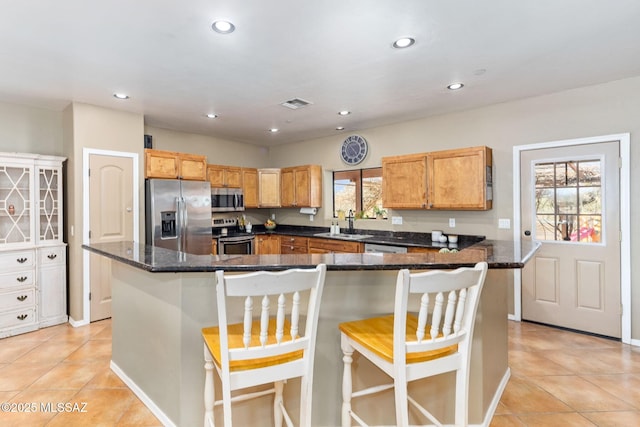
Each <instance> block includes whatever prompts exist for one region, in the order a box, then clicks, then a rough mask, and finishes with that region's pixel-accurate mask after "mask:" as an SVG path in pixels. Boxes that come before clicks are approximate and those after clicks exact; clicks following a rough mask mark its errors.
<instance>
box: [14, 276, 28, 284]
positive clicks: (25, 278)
mask: <svg viewBox="0 0 640 427" xmlns="http://www.w3.org/2000/svg"><path fill="white" fill-rule="evenodd" d="M16 280H17V281H18V282H20V283H22V282H24V281H25V280H27V277H26V276H20V277H17V278H16Z"/></svg>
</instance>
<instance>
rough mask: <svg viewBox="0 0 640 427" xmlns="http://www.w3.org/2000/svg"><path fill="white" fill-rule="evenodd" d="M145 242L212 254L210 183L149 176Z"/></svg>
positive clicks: (163, 246) (198, 253)
mask: <svg viewBox="0 0 640 427" xmlns="http://www.w3.org/2000/svg"><path fill="white" fill-rule="evenodd" d="M145 215H146V243H147V245H153V246H157V247H161V248H167V249H173V250H174V251H179V252H186V253H190V254H196V255H208V254H211V184H210V183H209V182H206V181H182V180H177V179H147V180H146V182H145Z"/></svg>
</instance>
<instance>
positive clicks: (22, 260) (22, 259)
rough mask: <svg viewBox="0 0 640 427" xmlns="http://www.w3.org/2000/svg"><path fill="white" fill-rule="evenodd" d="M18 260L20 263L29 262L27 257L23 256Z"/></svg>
mask: <svg viewBox="0 0 640 427" xmlns="http://www.w3.org/2000/svg"><path fill="white" fill-rule="evenodd" d="M16 261H18V262H19V263H20V264H24V263H25V262H27V259H26V258H24V257H22V258H18V259H16Z"/></svg>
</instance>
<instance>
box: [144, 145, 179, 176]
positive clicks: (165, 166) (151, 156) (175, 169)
mask: <svg viewBox="0 0 640 427" xmlns="http://www.w3.org/2000/svg"><path fill="white" fill-rule="evenodd" d="M177 154H178V153H174V152H173V151H162V150H153V149H150V148H147V149H145V150H144V177H145V178H167V179H177V178H178V175H179V168H180V166H179V164H178V155H177Z"/></svg>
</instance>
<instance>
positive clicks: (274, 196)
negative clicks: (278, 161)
mask: <svg viewBox="0 0 640 427" xmlns="http://www.w3.org/2000/svg"><path fill="white" fill-rule="evenodd" d="M258 194H259V196H258V204H259V206H260V207H261V208H279V207H280V169H276V168H267V169H258Z"/></svg>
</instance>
